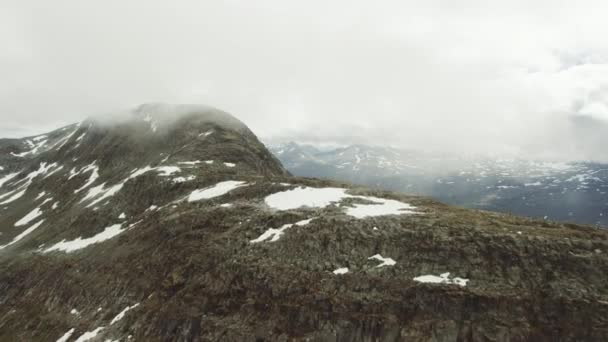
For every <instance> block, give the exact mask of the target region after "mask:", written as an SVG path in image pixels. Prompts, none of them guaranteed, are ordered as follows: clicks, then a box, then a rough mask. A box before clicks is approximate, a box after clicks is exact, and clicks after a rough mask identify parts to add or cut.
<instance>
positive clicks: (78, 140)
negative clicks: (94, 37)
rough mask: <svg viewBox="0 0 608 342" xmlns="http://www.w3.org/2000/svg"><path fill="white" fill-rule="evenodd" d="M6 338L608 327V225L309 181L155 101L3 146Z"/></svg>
mask: <svg viewBox="0 0 608 342" xmlns="http://www.w3.org/2000/svg"><path fill="white" fill-rule="evenodd" d="M0 166H2V169H0V232H1V233H2V234H1V235H0V304H1V305H0V340H2V341H62V342H68V341H69V342H71V341H85V340H88V341H107V340H110V341H114V340H120V341H130V340H135V341H218V340H222V341H288V340H302V341H306V340H308V341H527V340H535V341H558V340H561V341H580V340H585V341H595V340H596V341H602V340H606V339H607V338H608V275H606V270H607V269H608V232H606V231H605V230H600V229H595V228H592V227H586V226H579V225H573V224H562V223H554V222H550V221H538V220H533V219H527V218H519V217H514V216H510V215H506V214H498V213H492V212H482V211H477V210H467V209H461V208H455V207H450V206H447V205H444V204H441V203H438V202H435V201H433V200H430V199H428V198H424V197H417V196H408V195H403V194H395V193H389V192H384V191H378V190H369V189H366V188H362V187H354V186H351V185H349V184H345V183H339V182H330V181H324V180H318V179H306V178H297V177H292V176H290V175H289V173H288V172H287V171H286V170H285V169H284V168H283V166H282V165H281V164H280V162H278V161H277V159H275V158H274V157H273V156H272V155H271V154H270V153H269V152H268V151H267V150H266V148H265V147H264V145H263V144H261V143H260V142H259V141H258V139H257V138H256V137H255V135H254V134H253V133H252V132H251V131H250V130H249V129H247V127H246V126H245V125H243V124H242V123H240V122H239V121H238V120H236V119H235V118H234V117H232V116H230V115H229V114H226V113H223V112H221V111H218V110H215V109H212V108H208V107H199V106H168V105H160V104H154V105H144V106H141V107H139V108H137V109H136V110H134V111H133V112H132V113H131V114H130V115H128V116H127V117H126V118H124V119H121V120H87V121H85V122H83V123H80V124H77V125H71V126H68V127H65V128H62V129H59V130H57V131H54V132H50V133H48V134H45V135H43V136H37V137H31V138H26V139H13V140H0Z"/></svg>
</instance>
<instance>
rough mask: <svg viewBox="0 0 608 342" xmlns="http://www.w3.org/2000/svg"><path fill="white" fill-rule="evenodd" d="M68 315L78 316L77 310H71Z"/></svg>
mask: <svg viewBox="0 0 608 342" xmlns="http://www.w3.org/2000/svg"><path fill="white" fill-rule="evenodd" d="M70 313H71V314H72V315H78V314H79V312H78V310H76V309H72V311H70Z"/></svg>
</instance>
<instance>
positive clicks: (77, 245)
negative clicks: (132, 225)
mask: <svg viewBox="0 0 608 342" xmlns="http://www.w3.org/2000/svg"><path fill="white" fill-rule="evenodd" d="M124 231H125V230H123V229H122V225H121V224H115V225H113V226H110V227H107V228H106V229H104V231H103V232H101V233H99V234H97V235H95V236H92V237H90V238H86V239H83V238H80V237H79V238H77V239H75V240H72V241H66V240H62V241H61V242H58V243H56V244H55V245H53V246H52V247H49V248H47V249H45V250H44V253H49V252H52V251H61V252H66V253H71V252H74V251H77V250H79V249H83V248H86V247H88V246H90V245H93V244H96V243H99V242H103V241H106V240H109V239H111V238H113V237H115V236H117V235H119V234H120V233H122V232H124Z"/></svg>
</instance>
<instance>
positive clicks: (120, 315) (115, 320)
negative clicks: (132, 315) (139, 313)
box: [110, 303, 139, 325]
mask: <svg viewBox="0 0 608 342" xmlns="http://www.w3.org/2000/svg"><path fill="white" fill-rule="evenodd" d="M138 306H139V303H137V304H135V305H133V306H127V307H126V308H125V309H124V310H122V311H121V312H120V313H119V314H118V315H116V317H114V319H112V321H111V322H110V325H113V324H114V323H116V322H118V321H120V320H121V319H123V318H124V317H125V314H126V313H127V311H129V310H133V309H135V308H136V307H138Z"/></svg>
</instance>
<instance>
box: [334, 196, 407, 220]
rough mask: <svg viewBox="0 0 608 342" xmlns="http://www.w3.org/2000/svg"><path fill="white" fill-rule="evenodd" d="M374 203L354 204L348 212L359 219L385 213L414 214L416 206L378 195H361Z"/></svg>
mask: <svg viewBox="0 0 608 342" xmlns="http://www.w3.org/2000/svg"><path fill="white" fill-rule="evenodd" d="M359 198H363V199H365V200H368V201H370V202H372V203H374V204H354V206H355V207H354V208H348V209H347V210H346V214H347V215H350V216H354V217H356V218H358V219H362V218H366V217H376V216H385V215H402V214H414V213H415V211H414V209H416V207H414V206H411V205H409V204H407V203H403V202H399V201H395V200H389V199H384V198H378V197H359Z"/></svg>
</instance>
